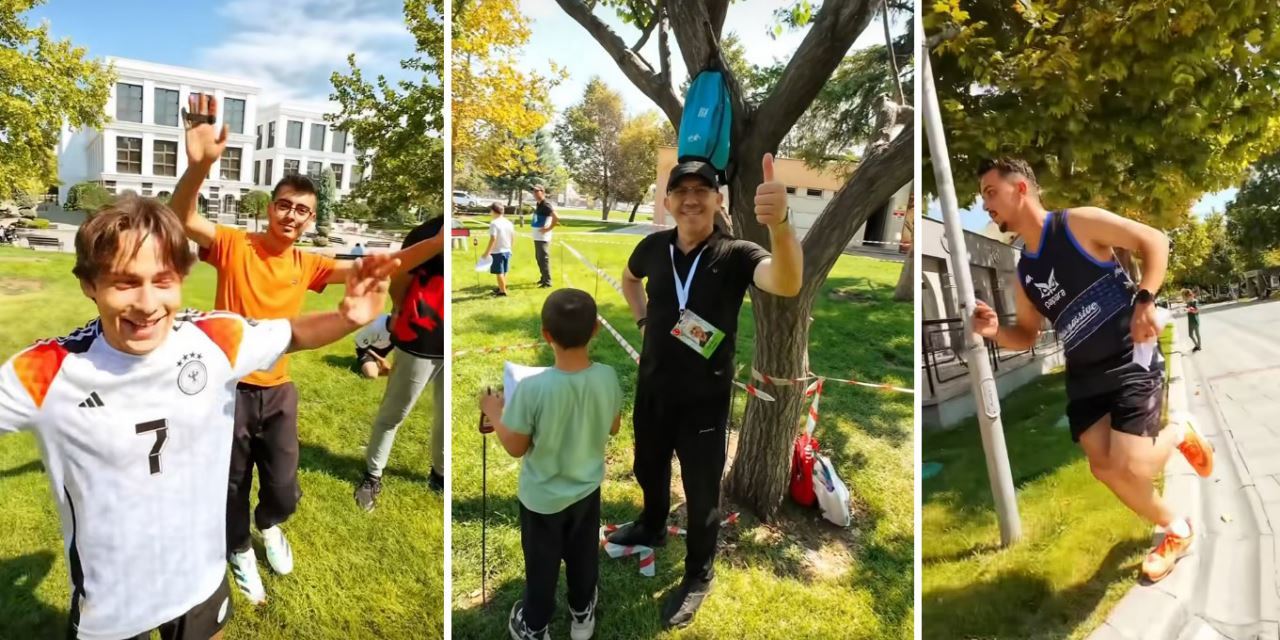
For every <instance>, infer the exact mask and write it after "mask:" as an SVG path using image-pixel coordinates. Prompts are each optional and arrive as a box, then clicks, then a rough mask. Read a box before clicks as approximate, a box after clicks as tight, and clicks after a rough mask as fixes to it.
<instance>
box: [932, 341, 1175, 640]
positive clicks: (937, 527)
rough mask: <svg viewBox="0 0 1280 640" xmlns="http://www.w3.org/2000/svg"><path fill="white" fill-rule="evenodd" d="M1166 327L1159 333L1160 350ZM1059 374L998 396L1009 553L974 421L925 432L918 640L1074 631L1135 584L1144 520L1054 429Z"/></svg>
mask: <svg viewBox="0 0 1280 640" xmlns="http://www.w3.org/2000/svg"><path fill="white" fill-rule="evenodd" d="M1172 331H1173V329H1172V327H1167V328H1166V329H1165V331H1164V333H1163V334H1162V335H1161V338H1160V342H1161V348H1162V349H1163V351H1164V353H1166V354H1168V353H1169V345H1170V342H1169V341H1170V339H1171V338H1172ZM1167 375H1168V373H1167V369H1166V376H1167ZM1064 376H1065V374H1064V373H1062V372H1058V373H1055V374H1052V375H1048V376H1044V377H1042V378H1040V379H1039V380H1037V381H1035V382H1033V383H1031V384H1029V385H1027V386H1026V387H1023V388H1021V389H1019V390H1017V391H1015V392H1013V393H1012V394H1010V395H1009V396H1008V397H1007V398H1005V399H1004V400H1002V401H1001V413H1002V417H1003V423H1004V433H1005V439H1006V443H1007V446H1008V451H1009V460H1010V462H1011V464H1012V468H1013V482H1014V486H1015V488H1016V490H1017V495H1018V509H1019V511H1020V515H1021V518H1022V535H1023V538H1022V540H1021V541H1020V542H1018V543H1017V544H1016V545H1014V546H1013V547H1011V548H1009V549H1001V548H1000V533H999V526H998V524H997V522H996V516H995V510H994V506H993V504H992V497H991V488H990V484H989V482H988V480H987V467H986V461H985V458H984V455H983V450H982V441H981V438H980V436H979V434H978V425H977V422H976V420H975V419H971V420H969V421H967V422H965V423H964V424H962V425H960V426H959V427H957V428H955V429H953V430H950V431H946V432H942V433H926V434H925V435H924V444H923V456H924V461H925V462H939V463H942V464H943V468H942V471H941V472H940V473H939V474H938V475H937V476H934V477H933V478H931V479H929V480H925V481H924V497H923V503H924V505H923V511H922V514H921V518H922V525H921V545H922V556H923V585H922V600H921V606H922V607H923V618H924V620H923V624H924V628H923V634H924V637H926V638H966V639H967V638H1045V639H1048V638H1083V637H1086V636H1087V635H1088V634H1089V633H1090V632H1092V631H1093V630H1094V629H1095V628H1097V627H1098V625H1100V624H1101V623H1102V622H1103V621H1104V620H1105V619H1106V617H1107V614H1109V613H1110V612H1111V608H1112V607H1113V606H1114V605H1115V603H1116V602H1117V601H1118V600H1119V599H1120V598H1121V597H1122V596H1123V595H1124V594H1125V593H1126V592H1127V591H1128V590H1129V589H1130V588H1131V587H1133V586H1134V584H1136V579H1137V572H1138V569H1139V568H1140V566H1141V562H1142V558H1143V556H1144V555H1145V554H1146V552H1147V551H1148V548H1149V546H1150V543H1151V527H1150V525H1148V524H1147V523H1146V522H1144V521H1143V520H1142V519H1141V518H1139V517H1138V516H1136V515H1134V514H1133V513H1132V512H1131V511H1129V510H1128V509H1127V508H1126V507H1125V506H1124V505H1123V504H1122V503H1121V502H1120V501H1119V500H1117V499H1116V497H1115V496H1114V495H1113V494H1112V493H1111V491H1110V490H1109V489H1107V488H1106V486H1104V485H1103V484H1102V483H1100V482H1098V481H1097V480H1096V479H1095V478H1094V477H1093V475H1092V474H1091V473H1090V471H1089V463H1088V461H1087V460H1086V459H1085V457H1084V453H1083V452H1081V451H1080V448H1079V447H1078V446H1077V445H1076V444H1074V443H1072V442H1071V436H1070V432H1069V430H1068V429H1067V427H1066V426H1065V422H1064V423H1063V426H1058V421H1059V419H1060V418H1062V416H1064V415H1065V412H1066V391H1065V389H1064V387H1063V385H1064V380H1065V378H1064ZM1166 406H1167V403H1166Z"/></svg>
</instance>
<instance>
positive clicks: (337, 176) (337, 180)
mask: <svg viewBox="0 0 1280 640" xmlns="http://www.w3.org/2000/svg"><path fill="white" fill-rule="evenodd" d="M329 168H330V169H333V183H334V184H335V185H337V186H338V188H339V189H341V188H342V165H340V164H331V165H329Z"/></svg>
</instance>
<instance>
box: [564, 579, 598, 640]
mask: <svg viewBox="0 0 1280 640" xmlns="http://www.w3.org/2000/svg"><path fill="white" fill-rule="evenodd" d="M599 596H600V590H599V589H597V590H596V591H595V592H594V593H592V594H591V602H590V603H588V604H587V609H586V611H574V610H573V607H569V617H570V618H571V620H572V621H571V622H570V624H569V637H570V638H572V639H573V640H591V636H592V635H593V634H594V633H595V632H596V599H597V598H598V597H599Z"/></svg>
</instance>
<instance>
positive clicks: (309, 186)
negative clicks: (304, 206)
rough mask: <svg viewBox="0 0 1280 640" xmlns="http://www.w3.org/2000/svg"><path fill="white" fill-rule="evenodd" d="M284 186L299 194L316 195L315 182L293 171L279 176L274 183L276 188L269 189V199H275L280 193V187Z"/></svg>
mask: <svg viewBox="0 0 1280 640" xmlns="http://www.w3.org/2000/svg"><path fill="white" fill-rule="evenodd" d="M284 187H289V190H290V191H293V192H294V193H296V194H299V195H307V194H311V195H313V196H314V195H316V183H314V182H312V181H311V178H308V177H306V176H304V175H302V174H300V173H294V174H290V175H287V176H285V177H283V178H280V182H277V183H276V188H274V189H272V190H271V199H272V200H275V199H276V196H279V195H280V189H282V188H284Z"/></svg>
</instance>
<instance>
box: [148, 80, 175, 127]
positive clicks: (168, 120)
mask: <svg viewBox="0 0 1280 640" xmlns="http://www.w3.org/2000/svg"><path fill="white" fill-rule="evenodd" d="M154 106H155V110H156V113H155V121H156V124H162V125H165V126H168V127H176V126H178V92H177V91H175V90H173V89H160V88H157V89H156V103H155V105H154Z"/></svg>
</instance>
